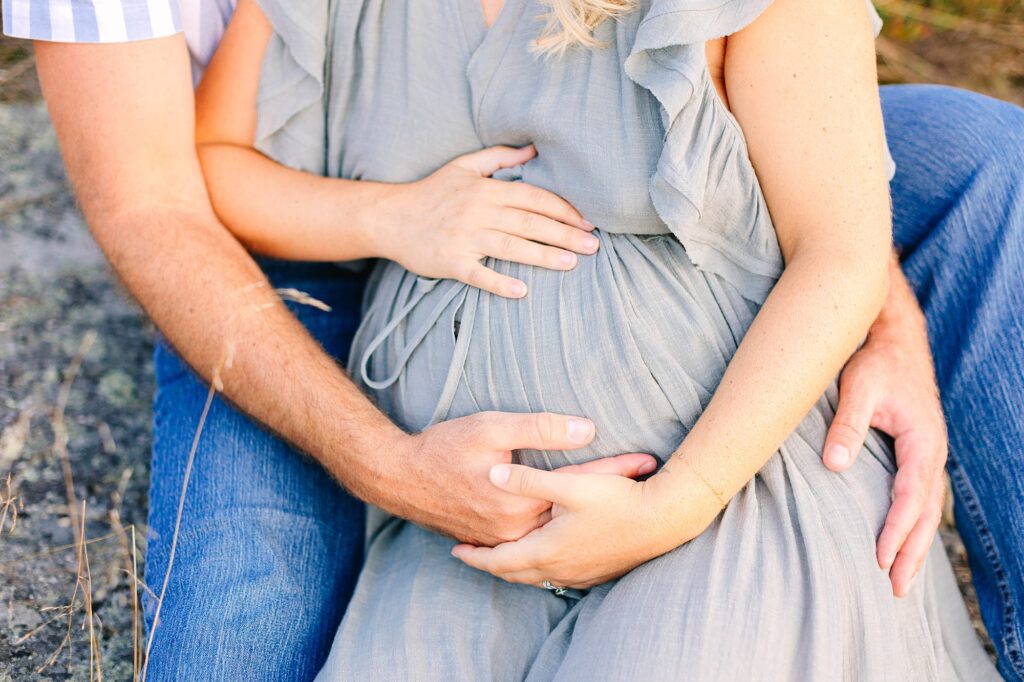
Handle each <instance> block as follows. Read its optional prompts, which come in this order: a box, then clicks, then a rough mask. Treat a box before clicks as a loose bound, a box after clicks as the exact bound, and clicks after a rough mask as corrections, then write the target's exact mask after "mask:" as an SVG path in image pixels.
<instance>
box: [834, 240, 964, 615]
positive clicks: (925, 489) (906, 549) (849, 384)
mask: <svg viewBox="0 0 1024 682" xmlns="http://www.w3.org/2000/svg"><path fill="white" fill-rule="evenodd" d="M890 279H891V282H892V288H891V291H890V293H889V298H888V300H887V301H886V304H885V308H884V309H883V311H882V314H881V315H880V316H879V318H878V321H876V322H875V324H874V326H873V327H872V328H871V331H870V333H869V334H868V340H867V342H866V343H865V344H864V346H863V347H862V348H861V349H860V350H859V351H858V352H857V353H856V354H854V356H853V357H852V358H851V359H850V362H849V363H847V365H846V368H845V369H844V370H843V374H842V377H841V379H840V383H839V408H838V410H837V411H836V418H835V421H833V423H832V426H831V428H830V429H829V433H828V438H827V439H826V441H825V450H824V459H825V465H826V466H827V467H828V468H829V469H832V470H833V471H836V472H842V471H845V470H846V469H848V468H850V466H851V465H852V464H853V461H854V458H855V457H856V456H857V453H858V452H860V449H861V446H862V445H863V444H864V438H865V436H866V435H867V431H868V428H869V427H874V428H877V429H880V430H882V431H884V432H885V433H887V434H889V435H890V436H892V437H893V438H894V439H895V442H896V465H897V467H898V469H897V472H896V480H895V482H894V484H893V489H892V500H893V503H892V508H891V509H890V510H889V514H888V516H887V517H886V519H885V525H884V527H883V528H882V532H881V534H880V535H879V537H878V547H877V555H878V565H879V566H880V567H881V568H883V569H885V570H888V571H889V578H890V580H891V581H892V589H893V594H895V595H896V596H897V597H902V596H905V595H906V594H907V593H908V592H909V591H910V587H911V585H912V584H913V581H914V578H915V577H916V576H917V571H918V569H920V567H921V564H922V562H923V561H924V559H925V557H926V556H927V555H928V550H929V549H930V548H931V545H932V541H933V539H934V538H935V531H936V529H937V528H938V526H939V522H940V520H941V518H942V509H943V496H944V494H945V480H944V478H943V468H944V467H945V464H946V455H947V442H946V422H945V419H944V417H943V414H942V404H941V402H940V401H939V391H938V388H937V386H936V382H935V370H934V368H933V366H932V356H931V350H930V348H929V346H928V336H927V331H926V329H925V321H924V316H923V315H922V314H921V310H920V308H919V307H918V305H917V301H916V299H915V298H914V294H913V292H912V291H911V289H910V286H909V285H908V284H907V281H906V278H905V277H904V276H903V273H902V271H901V270H900V267H899V263H898V262H897V261H895V259H894V265H893V268H892V276H891V278H890Z"/></svg>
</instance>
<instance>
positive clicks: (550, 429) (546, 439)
mask: <svg viewBox="0 0 1024 682" xmlns="http://www.w3.org/2000/svg"><path fill="white" fill-rule="evenodd" d="M533 424H534V428H535V429H536V430H537V442H538V445H542V444H544V443H550V442H552V441H554V439H555V418H554V416H553V415H550V414H539V415H537V417H536V419H534V420H533Z"/></svg>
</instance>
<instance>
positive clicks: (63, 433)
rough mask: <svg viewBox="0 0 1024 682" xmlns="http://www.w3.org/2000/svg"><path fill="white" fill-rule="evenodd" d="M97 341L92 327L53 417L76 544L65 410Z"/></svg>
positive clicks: (75, 503)
mask: <svg viewBox="0 0 1024 682" xmlns="http://www.w3.org/2000/svg"><path fill="white" fill-rule="evenodd" d="M95 342H96V332H95V331H94V330H92V329H90V330H89V331H87V332H86V333H85V335H84V336H82V342H81V343H80V344H79V346H78V352H77V353H76V354H75V357H74V358H73V359H72V360H71V364H70V365H69V366H68V369H67V371H66V372H65V373H64V381H63V382H61V385H60V391H58V393H57V403H56V405H55V406H54V409H53V418H52V420H51V425H52V428H53V451H54V453H55V454H56V455H57V458H58V459H59V460H60V466H61V469H62V470H63V473H64V491H65V493H66V495H67V498H68V517H70V519H71V527H72V528H73V529H74V533H75V543H76V544H80V543H81V542H82V536H81V533H80V532H79V528H78V527H79V523H78V518H77V514H78V498H77V496H76V495H75V480H74V476H73V475H72V473H71V459H70V458H69V457H68V430H67V427H66V426H65V424H64V412H65V411H66V410H67V406H68V399H69V398H70V397H71V386H72V385H73V384H74V383H75V377H76V376H78V371H79V370H80V369H81V367H82V361H83V360H84V359H85V356H86V354H88V352H89V350H90V349H91V348H92V345H93V344H94V343H95Z"/></svg>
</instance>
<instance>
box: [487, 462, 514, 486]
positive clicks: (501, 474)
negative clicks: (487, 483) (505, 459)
mask: <svg viewBox="0 0 1024 682" xmlns="http://www.w3.org/2000/svg"><path fill="white" fill-rule="evenodd" d="M511 475H512V467H510V466H509V465H507V464H495V465H494V466H492V467H491V483H493V484H494V485H505V484H506V483H508V479H509V476H511Z"/></svg>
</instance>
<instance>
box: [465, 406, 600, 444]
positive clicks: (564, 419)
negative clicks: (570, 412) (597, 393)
mask: <svg viewBox="0 0 1024 682" xmlns="http://www.w3.org/2000/svg"><path fill="white" fill-rule="evenodd" d="M464 419H466V420H469V421H470V423H472V424H473V428H474V429H476V431H477V434H478V437H479V439H480V441H481V443H480V444H481V445H484V446H485V447H486V448H487V449H490V450H523V449H530V450H575V449H576V448H581V447H583V446H584V445H587V444H588V443H590V441H592V440H594V435H595V433H596V430H595V428H594V422H592V421H590V420H589V419H583V418H582V417H569V416H565V415H561V414H552V413H550V412H534V413H514V412H483V413H478V414H475V415H472V416H469V417H464Z"/></svg>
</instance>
